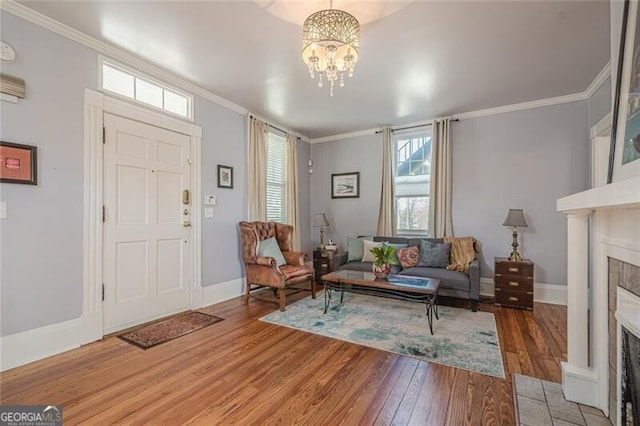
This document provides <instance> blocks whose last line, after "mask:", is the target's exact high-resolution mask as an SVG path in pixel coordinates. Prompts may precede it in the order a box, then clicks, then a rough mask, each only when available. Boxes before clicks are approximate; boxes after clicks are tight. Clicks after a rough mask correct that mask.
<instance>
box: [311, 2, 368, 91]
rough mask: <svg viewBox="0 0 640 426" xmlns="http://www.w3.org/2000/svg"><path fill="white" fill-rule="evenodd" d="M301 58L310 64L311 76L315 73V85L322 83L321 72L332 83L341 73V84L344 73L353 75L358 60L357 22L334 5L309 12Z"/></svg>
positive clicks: (358, 28)
mask: <svg viewBox="0 0 640 426" xmlns="http://www.w3.org/2000/svg"><path fill="white" fill-rule="evenodd" d="M302 37H303V47H302V59H303V60H304V62H305V64H307V67H308V68H309V74H310V75H311V78H315V77H316V73H317V74H318V75H319V77H318V86H319V87H322V86H323V85H324V81H323V75H325V76H326V79H327V81H328V83H329V85H330V87H331V89H330V91H329V93H330V94H331V96H333V86H334V84H335V82H336V81H337V80H338V75H339V76H340V87H342V86H344V73H345V72H347V73H348V74H349V77H352V76H353V70H354V68H355V66H356V62H358V45H359V38H360V24H359V23H358V20H357V19H356V18H355V17H353V15H350V14H349V13H347V12H343V11H342V10H337V9H333V0H331V2H330V3H329V9H325V10H321V11H319V12H316V13H314V14H312V15H311V16H309V17H308V18H307V20H306V21H304V26H303V28H302Z"/></svg>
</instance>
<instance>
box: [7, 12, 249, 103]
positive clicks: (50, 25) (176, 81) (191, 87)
mask: <svg viewBox="0 0 640 426" xmlns="http://www.w3.org/2000/svg"><path fill="white" fill-rule="evenodd" d="M0 9H2V10H4V11H6V12H9V13H11V14H12V15H15V16H17V17H19V18H22V19H24V20H25V21H28V22H30V23H32V24H35V25H38V26H40V27H42V28H45V29H47V30H49V31H52V32H54V33H56V34H59V35H61V36H63V37H66V38H68V39H70V40H73V41H75V42H77V43H80V44H82V45H83V46H86V47H88V48H90V49H92V50H95V51H97V52H98V53H100V54H102V55H104V56H108V57H110V58H112V59H115V60H117V61H120V62H123V63H125V64H127V65H130V66H132V67H134V68H136V69H138V70H140V71H142V72H144V73H146V74H149V75H150V76H152V77H155V78H158V79H161V80H163V81H165V82H167V83H169V84H171V85H173V86H176V87H177V88H179V89H182V90H185V91H188V92H190V93H193V94H194V95H198V96H200V97H202V98H204V99H207V100H209V101H211V102H215V103H216V104H218V105H221V106H223V107H225V108H227V109H230V110H231V111H235V112H237V113H239V114H247V113H248V112H249V111H248V110H247V109H246V108H244V107H241V106H240V105H237V104H235V103H233V102H231V101H228V100H226V99H224V98H221V97H220V96H218V95H216V94H214V93H211V92H210V91H208V90H206V89H203V88H202V87H200V86H197V85H195V84H194V83H192V82H190V81H188V80H185V79H184V78H181V77H178V76H177V75H175V74H173V73H171V72H169V71H166V70H164V69H162V68H160V67H159V66H157V65H153V64H151V63H149V62H147V61H145V60H142V59H140V58H139V57H137V56H134V55H132V54H130V53H128V52H126V51H124V50H123V49H120V48H118V47H115V46H112V45H110V44H107V43H105V42H103V41H100V40H97V39H95V38H93V37H91V36H89V35H87V34H85V33H83V32H80V31H78V30H76V29H73V28H71V27H69V26H67V25H65V24H63V23H61V22H58V21H56V20H54V19H51V18H49V17H48V16H45V15H43V14H41V13H39V12H36V11H35V10H32V9H29V8H28V7H26V6H23V5H22V4H19V3H16V2H15V1H13V0H1V1H0Z"/></svg>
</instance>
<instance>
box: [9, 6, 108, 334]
mask: <svg viewBox="0 0 640 426" xmlns="http://www.w3.org/2000/svg"><path fill="white" fill-rule="evenodd" d="M0 19H1V21H0V23H1V26H0V27H1V28H2V40H3V41H5V42H7V43H9V44H10V45H11V46H13V48H14V49H15V50H16V53H17V60H16V62H15V63H12V64H3V65H2V67H1V72H2V73H5V74H8V75H11V76H15V77H19V78H22V79H24V80H25V81H26V87H27V95H26V99H23V100H21V101H20V102H19V103H17V104H13V103H9V102H0V108H2V111H1V114H0V124H1V125H0V139H2V140H3V141H6V142H15V143H23V144H28V145H36V146H37V147H38V182H39V183H38V185H37V186H30V185H17V184H0V200H2V201H6V202H7V208H8V217H7V218H6V219H0V227H1V229H0V233H1V236H0V246H2V253H1V262H2V268H1V271H0V284H1V288H0V299H1V300H0V310H1V311H2V313H1V314H0V322H1V324H0V334H1V335H3V336H4V335H7V334H11V333H14V332H17V331H22V330H29V329H32V328H37V327H41V326H44V325H48V324H53V323H57V322H61V321H64V320H68V319H72V318H76V317H78V316H80V314H81V312H82V223H83V213H82V212H83V210H82V206H83V189H82V188H83V108H84V89H85V88H87V87H89V88H95V87H96V84H97V82H96V79H97V75H98V72H97V68H98V62H97V57H96V54H95V53H94V52H92V51H91V50H89V49H87V48H84V47H82V46H80V45H78V44H76V43H72V42H70V41H68V40H67V39H65V38H63V37H61V36H58V35H55V34H53V33H51V32H49V31H47V30H44V29H42V28H40V27H38V26H35V25H30V24H27V23H25V22H24V21H22V20H21V19H19V18H16V17H15V16H13V15H11V14H9V13H5V12H0ZM69 64H73V66H69Z"/></svg>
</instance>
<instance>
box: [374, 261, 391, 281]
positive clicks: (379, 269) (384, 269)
mask: <svg viewBox="0 0 640 426" xmlns="http://www.w3.org/2000/svg"><path fill="white" fill-rule="evenodd" d="M390 272H391V265H389V264H388V263H385V264H383V265H381V266H376V265H375V264H374V265H373V273H374V274H375V275H376V278H380V279H384V278H387V277H388V276H389V273H390Z"/></svg>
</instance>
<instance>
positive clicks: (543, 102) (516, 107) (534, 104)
mask: <svg viewBox="0 0 640 426" xmlns="http://www.w3.org/2000/svg"><path fill="white" fill-rule="evenodd" d="M585 99H586V98H585V96H584V92H582V93H573V94H571V95H565V96H557V97H555V98H546V99H538V100H535V101H528V102H521V103H518V104H511V105H505V106H500V107H496V108H487V109H480V110H477V111H470V112H463V113H462V114H454V115H453V118H457V119H458V120H467V119H469V118H477V117H486V116H487V115H496V114H504V113H506V112H514V111H522V110H525V109H532V108H540V107H545V106H551V105H559V104H566V103H570V102H577V101H584V100H585Z"/></svg>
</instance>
